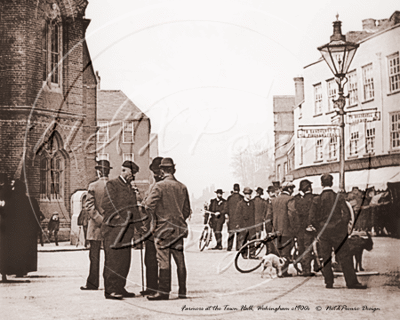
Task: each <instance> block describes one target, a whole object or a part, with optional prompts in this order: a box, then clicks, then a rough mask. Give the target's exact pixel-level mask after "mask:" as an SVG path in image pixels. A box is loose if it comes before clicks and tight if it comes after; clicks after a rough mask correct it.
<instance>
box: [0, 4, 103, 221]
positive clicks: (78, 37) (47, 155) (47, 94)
mask: <svg viewBox="0 0 400 320" xmlns="http://www.w3.org/2000/svg"><path fill="white" fill-rule="evenodd" d="M87 4H88V2H87V1H86V0H51V1H50V0H38V1H23V0H3V1H1V3H0V33H1V35H0V39H1V40H0V41H1V42H0V68H1V73H0V171H1V172H5V173H7V174H8V175H9V177H10V178H11V179H18V178H20V179H24V180H25V181H26V182H27V186H28V192H29V194H30V195H31V196H34V197H35V198H37V199H38V200H39V204H40V207H41V209H42V211H43V213H44V215H45V216H46V218H49V216H50V215H51V214H52V213H53V212H54V211H58V212H59V214H60V217H61V222H62V225H63V223H64V226H66V227H67V226H68V223H69V221H70V216H71V212H70V198H71V195H72V194H73V193H74V192H75V191H76V190H81V189H85V188H86V187H87V184H88V182H89V181H91V180H94V179H95V171H94V169H93V168H94V165H95V156H96V155H95V143H96V141H95V139H93V137H95V133H96V77H95V75H94V72H93V67H92V63H91V59H90V55H89V50H88V48H87V45H86V41H85V32H86V28H87V26H88V25H89V22H90V21H89V20H87V19H85V10H86V6H87ZM91 137H92V139H91Z"/></svg>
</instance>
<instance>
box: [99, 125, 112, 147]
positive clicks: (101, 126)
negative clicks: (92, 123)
mask: <svg viewBox="0 0 400 320" xmlns="http://www.w3.org/2000/svg"><path fill="white" fill-rule="evenodd" d="M97 127H98V128H99V129H98V130H97V143H102V144H107V143H108V142H109V141H110V125H109V122H108V121H98V122H97ZM104 128H106V129H107V130H106V133H105V136H106V139H105V141H101V140H100V134H101V130H102V129H104Z"/></svg>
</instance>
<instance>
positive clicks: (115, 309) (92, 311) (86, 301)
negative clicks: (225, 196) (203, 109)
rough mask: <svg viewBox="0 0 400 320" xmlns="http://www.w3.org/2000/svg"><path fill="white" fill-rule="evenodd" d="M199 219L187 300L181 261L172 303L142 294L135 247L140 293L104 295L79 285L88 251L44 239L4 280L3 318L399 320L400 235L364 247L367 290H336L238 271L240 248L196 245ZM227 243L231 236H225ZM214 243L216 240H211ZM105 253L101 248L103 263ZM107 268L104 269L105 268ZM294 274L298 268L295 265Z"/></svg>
mask: <svg viewBox="0 0 400 320" xmlns="http://www.w3.org/2000/svg"><path fill="white" fill-rule="evenodd" d="M200 230H201V225H197V224H193V223H192V224H191V233H190V235H189V238H188V239H187V241H186V244H185V258H186V264H187V270H188V280H187V288H188V296H189V299H186V300H181V299H178V296H177V293H178V286H177V277H176V267H175V265H174V264H173V267H172V291H171V295H170V297H171V300H169V301H148V300H147V299H146V298H145V297H141V296H140V295H139V292H140V291H141V290H142V284H141V282H142V281H141V279H142V278H141V271H140V270H141V267H140V266H141V263H140V261H141V259H140V251H139V250H132V260H131V268H130V273H129V275H128V279H127V286H126V289H127V290H128V291H131V292H134V293H136V294H137V297H135V298H131V299H124V300H122V301H115V300H106V299H105V298H104V289H103V279H102V278H101V279H100V290H97V291H81V290H80V289H79V288H80V286H82V285H84V284H85V281H86V277H87V275H88V268H89V259H88V252H87V249H86V248H84V247H83V246H78V247H76V246H73V245H71V244H69V243H68V242H62V243H60V244H59V246H55V245H54V243H51V244H45V245H44V246H43V247H41V246H40V245H39V247H38V249H39V253H38V271H37V272H32V273H30V274H28V275H27V276H25V277H24V278H15V277H9V279H10V282H9V283H0V318H1V319H12V320H13V319H41V320H42V319H45V320H46V319H85V320H88V319H96V320H108V319H167V320H168V319H193V318H206V319H235V320H240V319H249V318H252V319H265V318H268V319H282V318H286V319H340V318H344V319H397V318H398V314H399V312H400V305H399V303H398V302H399V298H400V271H399V266H400V257H399V254H398V248H399V245H400V240H399V239H393V238H389V237H374V238H373V240H374V249H373V250H372V251H370V252H367V251H365V252H364V258H363V265H364V268H365V272H364V275H361V274H360V275H359V281H360V282H362V283H364V284H367V285H368V289H366V290H350V289H347V288H346V286H345V282H344V278H343V276H341V275H339V274H338V275H337V277H336V278H335V284H334V289H325V286H324V283H323V277H322V276H320V275H319V276H316V277H309V278H304V277H300V276H294V277H292V278H276V279H268V278H264V279H262V278H261V274H260V272H261V270H260V269H259V270H256V271H254V272H252V273H248V274H242V273H239V272H238V271H237V270H236V269H235V267H234V266H233V258H234V256H235V253H234V252H227V251H226V250H222V251H216V250H204V251H203V252H200V251H199V250H198V246H197V245H198V243H197V240H198V236H199V232H200ZM224 243H226V237H225V238H224ZM212 245H213V244H211V246H212ZM103 263H104V256H103V252H102V253H101V268H103ZM102 271H103V270H102V269H101V274H102ZM291 272H293V273H294V270H291Z"/></svg>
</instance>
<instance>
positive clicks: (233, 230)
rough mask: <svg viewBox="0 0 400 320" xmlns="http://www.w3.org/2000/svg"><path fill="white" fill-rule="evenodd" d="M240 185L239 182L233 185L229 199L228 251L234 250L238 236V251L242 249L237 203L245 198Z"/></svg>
mask: <svg viewBox="0 0 400 320" xmlns="http://www.w3.org/2000/svg"><path fill="white" fill-rule="evenodd" d="M239 192H240V186H239V184H238V183H235V184H234V185H233V191H232V193H231V195H230V196H229V197H228V199H227V208H228V210H227V214H228V218H229V220H228V233H229V235H228V248H227V250H228V251H231V250H232V247H233V243H234V240H235V236H236V242H235V243H236V251H237V250H239V249H240V244H239V231H238V230H239V224H240V217H238V216H237V215H236V207H237V204H238V203H239V202H240V201H241V200H242V199H243V196H242V195H241V194H240V193H239Z"/></svg>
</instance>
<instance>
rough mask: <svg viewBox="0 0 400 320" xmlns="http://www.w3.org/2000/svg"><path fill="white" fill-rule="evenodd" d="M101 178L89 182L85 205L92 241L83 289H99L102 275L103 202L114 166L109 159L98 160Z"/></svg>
mask: <svg viewBox="0 0 400 320" xmlns="http://www.w3.org/2000/svg"><path fill="white" fill-rule="evenodd" d="M95 169H96V170H97V175H98V177H99V179H98V180H97V181H95V182H92V183H91V184H89V187H88V191H87V195H86V201H85V203H84V207H85V209H86V210H87V213H88V230H87V240H88V241H89V243H90V249H89V260H90V267H89V276H88V278H87V280H86V285H85V286H82V287H81V290H97V289H98V288H99V277H100V274H99V272H100V248H101V241H102V236H101V224H102V222H103V215H104V210H103V208H102V207H101V203H102V202H103V198H104V190H105V186H106V184H107V182H108V175H109V174H110V170H111V169H112V167H111V166H110V162H109V161H107V160H100V161H98V163H97V165H96V166H95Z"/></svg>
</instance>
